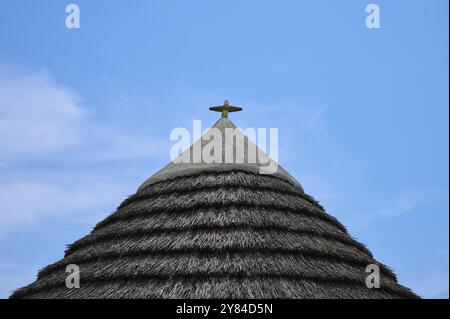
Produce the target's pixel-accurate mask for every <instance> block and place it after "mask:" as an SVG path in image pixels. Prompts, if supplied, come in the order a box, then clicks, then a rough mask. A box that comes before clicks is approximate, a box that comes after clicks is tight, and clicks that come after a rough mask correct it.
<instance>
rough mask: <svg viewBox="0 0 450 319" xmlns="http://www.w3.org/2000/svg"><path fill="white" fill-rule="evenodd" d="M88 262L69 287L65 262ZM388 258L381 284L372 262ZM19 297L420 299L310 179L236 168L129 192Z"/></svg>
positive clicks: (82, 263)
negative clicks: (320, 199)
mask: <svg viewBox="0 0 450 319" xmlns="http://www.w3.org/2000/svg"><path fill="white" fill-rule="evenodd" d="M68 264H76V265H78V266H79V267H80V272H81V287H80V288H79V289H68V288H66V286H65V279H66V277H67V275H68V273H66V272H65V267H66V266H67V265H68ZM368 264H378V265H379V266H380V270H381V287H380V288H379V289H368V288H367V287H366V285H365V278H366V276H367V274H366V273H365V268H366V266H367V265H368ZM12 297H13V298H414V297H416V296H415V295H414V294H413V293H412V292H411V291H410V290H409V289H407V288H404V287H402V286H401V285H399V284H398V283H397V280H396V277H395V275H394V274H393V272H392V271H391V270H390V269H389V268H387V267H386V266H384V265H382V264H380V263H378V262H377V261H375V260H374V259H373V257H372V255H371V253H370V252H369V251H368V250H367V248H366V247H364V245H362V244H360V243H358V242H357V241H355V240H354V239H352V238H351V237H350V236H349V235H348V234H347V232H346V230H345V228H344V226H342V225H341V224H340V223H339V222H338V221H337V220H336V219H335V218H334V217H332V216H330V215H328V214H327V213H326V212H324V210H323V209H322V207H321V206H320V205H319V204H318V203H317V202H316V201H314V199H312V198H311V197H310V196H307V195H305V194H304V193H303V191H301V189H300V188H297V187H296V186H293V185H292V184H290V183H288V182H286V181H283V180H281V179H279V178H277V177H273V176H263V175H257V174H254V173H249V172H242V171H232V172H222V173H212V172H210V173H205V174H198V175H194V176H181V177H177V178H175V179H172V180H166V181H161V182H157V183H154V184H151V185H149V186H148V187H146V188H143V189H141V190H140V191H138V192H137V193H136V194H135V195H133V196H131V197H130V198H128V199H127V200H125V201H124V202H123V203H122V205H120V207H119V209H118V210H117V212H115V213H114V214H112V215H110V216H109V217H107V218H106V219H105V220H103V221H102V222H100V223H99V224H98V225H97V226H96V227H95V229H94V230H93V232H92V233H91V234H89V235H88V236H86V237H84V238H82V239H80V240H78V241H76V242H75V243H73V244H72V245H70V246H69V247H68V249H67V251H66V254H65V257H64V258H63V259H62V260H60V261H58V262H56V263H55V264H52V265H49V266H47V267H46V268H44V269H43V270H41V271H40V272H39V275H38V280H37V281H36V282H34V283H33V284H31V285H29V286H27V287H24V288H22V289H19V290H17V291H16V292H15V293H14V294H13V295H12Z"/></svg>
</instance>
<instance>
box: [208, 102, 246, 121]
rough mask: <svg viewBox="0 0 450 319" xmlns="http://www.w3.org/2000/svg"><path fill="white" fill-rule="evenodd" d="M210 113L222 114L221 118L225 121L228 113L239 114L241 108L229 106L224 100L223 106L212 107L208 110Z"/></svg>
mask: <svg viewBox="0 0 450 319" xmlns="http://www.w3.org/2000/svg"><path fill="white" fill-rule="evenodd" d="M209 109H210V110H211V111H215V112H222V116H221V117H222V118H223V119H226V118H228V113H230V112H239V111H242V108H241V107H238V106H230V103H229V102H228V100H225V102H223V105H220V106H212V107H210V108H209Z"/></svg>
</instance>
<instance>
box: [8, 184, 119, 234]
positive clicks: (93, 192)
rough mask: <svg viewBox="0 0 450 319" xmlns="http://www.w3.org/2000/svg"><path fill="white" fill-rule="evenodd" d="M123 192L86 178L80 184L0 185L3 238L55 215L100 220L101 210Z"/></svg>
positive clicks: (75, 218) (117, 188) (115, 187)
mask: <svg viewBox="0 0 450 319" xmlns="http://www.w3.org/2000/svg"><path fill="white" fill-rule="evenodd" d="M123 193H124V189H123V188H121V187H120V186H118V185H114V184H109V183H104V182H98V181H96V180H95V178H90V179H89V178H86V179H85V180H84V182H83V183H81V184H79V185H67V183H59V184H55V183H51V182H48V181H47V182H46V181H30V180H25V181H15V182H11V183H7V184H5V185H0V202H1V203H2V208H1V210H0V220H1V223H0V235H4V234H6V233H7V232H8V231H12V230H14V228H15V227H18V226H20V227H24V226H30V225H33V224H36V223H38V222H40V221H42V220H44V219H45V218H49V217H52V216H56V217H58V218H64V217H68V216H71V220H72V221H73V220H77V219H81V218H86V214H80V213H82V212H90V213H89V214H88V216H90V217H91V219H94V218H97V217H98V211H99V209H100V208H104V207H105V206H106V205H108V206H109V205H111V203H115V202H116V201H117V198H119V197H120V195H122V196H123ZM96 212H97V214H96ZM91 222H93V221H92V220H91Z"/></svg>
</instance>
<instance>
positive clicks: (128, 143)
mask: <svg viewBox="0 0 450 319" xmlns="http://www.w3.org/2000/svg"><path fill="white" fill-rule="evenodd" d="M88 115H89V114H88V109H87V108H86V107H84V106H83V105H82V104H81V97H80V96H79V95H78V94H77V93H76V92H75V91H74V90H72V89H70V88H67V87H63V86H60V85H58V84H57V83H56V82H55V81H54V80H53V79H52V78H51V77H50V76H49V75H48V73H47V72H39V73H19V72H11V71H8V72H6V71H2V69H1V68H0V159H2V160H5V159H15V158H17V157H18V156H21V155H25V156H27V155H38V156H45V155H48V154H54V153H55V152H61V151H62V152H66V153H71V152H72V153H74V152H76V153H77V154H76V156H71V158H72V159H73V158H79V159H83V160H92V161H96V160H117V159H124V158H142V157H150V156H159V155H162V154H165V153H167V154H168V151H166V149H167V147H166V144H167V143H166V141H160V140H157V139H152V138H150V137H141V136H139V137H137V136H131V135H129V134H126V133H124V132H122V131H120V130H118V129H116V128H115V127H112V126H108V125H104V124H99V123H95V122H94V121H93V119H89V116H88ZM67 155H68V154H67Z"/></svg>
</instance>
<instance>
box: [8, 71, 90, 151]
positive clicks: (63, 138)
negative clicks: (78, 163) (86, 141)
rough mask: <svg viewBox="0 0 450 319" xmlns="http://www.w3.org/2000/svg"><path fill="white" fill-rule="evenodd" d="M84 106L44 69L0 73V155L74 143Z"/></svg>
mask: <svg viewBox="0 0 450 319" xmlns="http://www.w3.org/2000/svg"><path fill="white" fill-rule="evenodd" d="M82 114H83V108H82V107H81V106H80V104H79V97H78V96H77V95H76V94H75V93H74V92H73V91H71V90H70V89H68V88H64V87H59V86H58V85H57V84H56V83H55V82H54V81H53V80H52V79H51V78H50V77H49V76H48V74H46V73H45V72H41V73H37V74H17V73H13V72H8V73H6V72H0V154H2V155H3V156H5V155H6V154H18V153H19V154H27V153H30V152H40V151H52V150H55V149H59V148H62V147H65V146H67V145H71V144H74V143H77V142H78V141H79V138H80V136H79V133H80V132H79V131H78V128H77V123H78V122H79V121H80V120H81V118H82Z"/></svg>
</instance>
